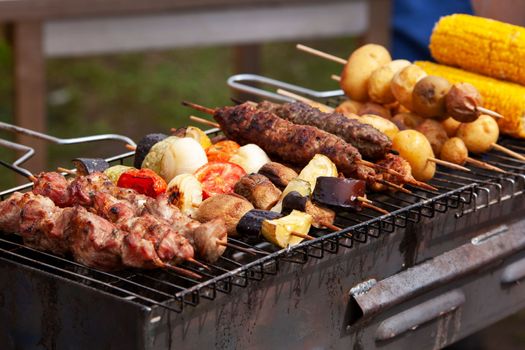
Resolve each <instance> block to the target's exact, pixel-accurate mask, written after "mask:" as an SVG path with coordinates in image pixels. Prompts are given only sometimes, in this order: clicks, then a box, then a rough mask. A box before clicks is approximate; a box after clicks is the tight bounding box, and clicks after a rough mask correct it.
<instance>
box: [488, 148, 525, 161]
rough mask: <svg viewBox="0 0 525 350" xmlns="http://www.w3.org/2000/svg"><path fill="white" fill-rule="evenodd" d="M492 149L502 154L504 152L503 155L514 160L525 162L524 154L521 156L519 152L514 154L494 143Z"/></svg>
mask: <svg viewBox="0 0 525 350" xmlns="http://www.w3.org/2000/svg"><path fill="white" fill-rule="evenodd" d="M492 148H494V149H495V150H498V151H500V152H503V153H505V154H507V155H509V156H511V157H513V158H516V159H519V160H521V161H524V162H525V156H523V155H522V154H519V153H517V152H514V151H513V150H510V149H508V148H507V147H503V146H502V145H498V144H497V143H493V144H492Z"/></svg>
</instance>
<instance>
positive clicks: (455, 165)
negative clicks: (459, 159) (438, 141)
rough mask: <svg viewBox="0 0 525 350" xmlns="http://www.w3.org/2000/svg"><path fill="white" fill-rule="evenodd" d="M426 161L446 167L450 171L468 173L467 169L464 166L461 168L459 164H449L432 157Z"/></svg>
mask: <svg viewBox="0 0 525 350" xmlns="http://www.w3.org/2000/svg"><path fill="white" fill-rule="evenodd" d="M428 160H429V161H431V162H434V163H436V164H439V165H443V166H444V167H447V168H450V169H454V170H460V171H468V172H470V169H469V168H465V167H464V166H461V165H459V164H454V163H451V162H447V161H446V160H441V159H437V158H434V157H428Z"/></svg>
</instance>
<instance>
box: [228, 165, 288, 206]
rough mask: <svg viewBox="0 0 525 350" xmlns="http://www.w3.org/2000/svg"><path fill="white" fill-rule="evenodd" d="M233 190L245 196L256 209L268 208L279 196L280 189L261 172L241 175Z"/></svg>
mask: <svg viewBox="0 0 525 350" xmlns="http://www.w3.org/2000/svg"><path fill="white" fill-rule="evenodd" d="M233 190H234V192H235V193H237V194H238V195H240V196H243V197H244V198H246V199H247V200H248V201H249V202H250V203H252V204H253V206H254V207H255V208H256V209H263V210H270V209H271V208H272V207H273V206H274V205H275V204H276V203H277V202H278V201H279V198H281V191H280V190H279V189H278V188H277V187H275V185H274V184H273V183H271V181H270V180H269V179H268V178H267V177H266V176H264V175H261V174H249V175H245V176H243V177H241V179H240V180H239V181H237V183H236V184H235V187H234V188H233Z"/></svg>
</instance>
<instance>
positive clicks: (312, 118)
mask: <svg viewBox="0 0 525 350" xmlns="http://www.w3.org/2000/svg"><path fill="white" fill-rule="evenodd" d="M257 108H258V109H260V110H264V111H268V112H272V113H274V114H276V115H277V116H279V117H281V118H283V119H286V120H288V121H290V122H292V123H294V124H299V125H310V126H315V127H316V128H318V129H321V130H324V131H326V132H329V133H331V134H334V135H337V136H339V137H340V138H342V139H343V140H344V141H346V142H347V143H349V144H351V145H352V146H354V147H355V148H357V150H358V151H359V153H361V155H362V156H363V158H365V159H371V160H378V159H382V158H384V157H385V155H386V154H387V153H388V152H389V151H390V149H391V148H392V142H391V141H390V139H389V138H388V137H387V136H386V135H384V134H382V133H381V132H380V131H378V130H377V129H375V128H374V127H372V126H370V125H367V124H363V123H360V122H358V121H356V120H353V119H349V118H347V117H345V116H344V115H342V114H339V113H335V112H333V113H325V112H322V111H320V110H319V109H317V108H313V107H311V106H309V105H307V104H305V103H302V102H293V103H284V104H276V103H272V102H268V101H264V102H262V103H259V104H258V105H257Z"/></svg>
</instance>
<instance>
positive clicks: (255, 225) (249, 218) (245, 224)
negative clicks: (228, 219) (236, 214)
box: [236, 209, 283, 238]
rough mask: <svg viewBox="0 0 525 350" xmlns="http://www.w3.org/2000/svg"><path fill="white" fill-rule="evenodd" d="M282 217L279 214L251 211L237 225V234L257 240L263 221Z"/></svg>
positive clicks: (258, 210) (266, 211) (267, 211)
mask: <svg viewBox="0 0 525 350" xmlns="http://www.w3.org/2000/svg"><path fill="white" fill-rule="evenodd" d="M280 217H283V215H282V214H281V213H277V212H274V211H269V210H260V209H252V210H250V211H249V212H247V213H246V214H244V215H243V217H242V218H241V220H239V222H238V223H237V228H236V230H237V232H238V233H239V235H240V236H241V237H246V238H257V237H259V235H260V233H261V227H262V223H263V221H264V220H274V219H278V218H280Z"/></svg>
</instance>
